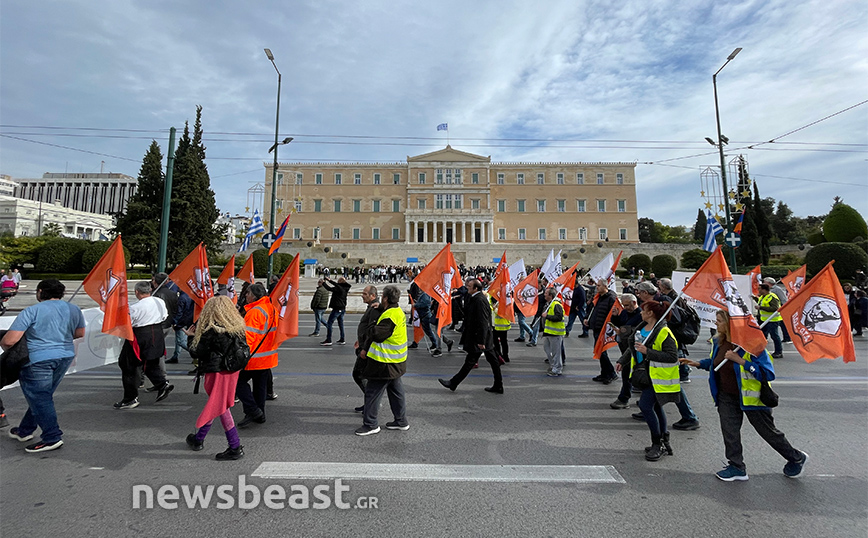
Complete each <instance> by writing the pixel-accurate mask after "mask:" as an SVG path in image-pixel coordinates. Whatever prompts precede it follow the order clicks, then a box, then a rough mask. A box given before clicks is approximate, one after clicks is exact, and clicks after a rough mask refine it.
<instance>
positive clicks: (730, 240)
mask: <svg viewBox="0 0 868 538" xmlns="http://www.w3.org/2000/svg"><path fill="white" fill-rule="evenodd" d="M724 242H725V243H726V244H727V245H729V246H730V247H732V248H738V246H739V245H740V244H741V236H740V235H738V234H737V233H735V232H729V233H728V234H726V239H724Z"/></svg>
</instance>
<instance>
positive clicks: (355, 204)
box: [353, 200, 362, 213]
mask: <svg viewBox="0 0 868 538" xmlns="http://www.w3.org/2000/svg"><path fill="white" fill-rule="evenodd" d="M361 210H362V201H361V200H353V213H358V212H359V211H361Z"/></svg>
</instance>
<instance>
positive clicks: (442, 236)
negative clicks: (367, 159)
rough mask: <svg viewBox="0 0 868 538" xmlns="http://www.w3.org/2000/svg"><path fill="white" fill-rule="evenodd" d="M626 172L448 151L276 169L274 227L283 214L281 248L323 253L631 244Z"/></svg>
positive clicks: (630, 168) (632, 192) (632, 194)
mask: <svg viewBox="0 0 868 538" xmlns="http://www.w3.org/2000/svg"><path fill="white" fill-rule="evenodd" d="M635 168H636V165H635V163H580V162H572V163H556V162H539V163H531V162H529V163H499V162H491V157H483V156H481V155H474V154H472V153H466V152H463V151H459V150H456V149H454V148H452V147H450V146H446V148H445V149H442V150H438V151H435V152H432V153H426V154H424V155H418V156H415V157H407V161H406V162H396V163H375V164H370V163H358V164H334V163H281V164H279V166H278V173H277V197H276V199H277V202H276V205H277V218H276V219H275V220H276V221H277V224H278V225H279V224H280V223H282V221H283V220H284V219H285V218H286V215H287V212H292V217H291V219H290V222H289V225H288V233H287V235H288V237H286V239H288V240H296V241H319V242H322V243H329V242H335V243H365V244H367V243H370V244H377V243H408V244H411V243H440V244H442V243H447V242H450V243H485V244H491V243H552V244H569V243H573V244H577V243H578V244H580V243H584V242H597V241H608V242H621V243H627V242H634V243H635V242H638V240H639V237H638V219H637V213H636V178H635ZM265 169H266V170H265V193H266V195H265V196H266V197H265V207H264V211H263V212H262V213H263V216H264V217H265V218H266V220H267V217H268V216H269V212H270V207H271V181H272V164H271V163H266V166H265ZM267 226H268V222H266V227H267Z"/></svg>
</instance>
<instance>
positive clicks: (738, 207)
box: [735, 204, 744, 211]
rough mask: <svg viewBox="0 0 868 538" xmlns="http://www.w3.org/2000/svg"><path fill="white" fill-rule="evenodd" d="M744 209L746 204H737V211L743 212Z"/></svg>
mask: <svg viewBox="0 0 868 538" xmlns="http://www.w3.org/2000/svg"><path fill="white" fill-rule="evenodd" d="M742 209H744V204H735V210H736V211H741V210H742Z"/></svg>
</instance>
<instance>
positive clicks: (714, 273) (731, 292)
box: [683, 246, 766, 355]
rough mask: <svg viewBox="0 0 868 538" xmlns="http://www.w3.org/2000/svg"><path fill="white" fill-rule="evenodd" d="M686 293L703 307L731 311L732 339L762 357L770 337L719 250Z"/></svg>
mask: <svg viewBox="0 0 868 538" xmlns="http://www.w3.org/2000/svg"><path fill="white" fill-rule="evenodd" d="M683 293H684V294H685V295H687V296H689V297H693V298H694V299H696V300H697V301H699V302H701V303H706V304H709V305H711V306H717V307H719V308H722V309H725V310H727V311H728V312H729V317H730V322H729V335H730V339H731V340H732V342H733V343H734V344H736V345H739V346H741V347H742V348H743V349H745V350H746V351H747V352H748V353H750V354H751V355H759V354H760V353H762V352H763V350H764V349H765V348H766V336H765V335H764V334H763V332H762V329H760V328H759V325H757V322H756V319H754V317H753V316H752V315H751V313H750V306H749V305H748V304H746V303H745V302H744V299H742V297H741V294H740V293H739V292H738V288H737V287H736V286H735V282H733V280H732V273H730V272H729V267H727V265H726V260H725V259H724V257H723V250H721V248H720V247H719V246H718V248H717V249H716V250H715V251H714V252H713V253H712V254H711V256H710V257H709V258H708V259H707V260H705V263H703V264H702V267H700V268H699V270H698V271H696V273H694V275H693V276H692V277H690V281H689V282H687V285H686V286H684V290H683Z"/></svg>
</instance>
